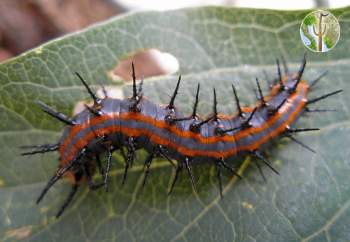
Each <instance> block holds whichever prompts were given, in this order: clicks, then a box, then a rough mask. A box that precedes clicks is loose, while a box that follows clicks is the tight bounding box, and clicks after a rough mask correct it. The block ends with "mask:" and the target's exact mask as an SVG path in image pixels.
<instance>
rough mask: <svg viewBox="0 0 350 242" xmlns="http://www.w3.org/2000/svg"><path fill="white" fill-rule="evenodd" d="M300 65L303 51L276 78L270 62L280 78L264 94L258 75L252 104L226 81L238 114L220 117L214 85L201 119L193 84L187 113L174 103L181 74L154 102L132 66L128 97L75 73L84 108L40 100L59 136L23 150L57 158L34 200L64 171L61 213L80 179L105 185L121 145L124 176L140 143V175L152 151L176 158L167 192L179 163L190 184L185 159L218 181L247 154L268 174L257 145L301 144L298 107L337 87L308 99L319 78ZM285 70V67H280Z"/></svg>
mask: <svg viewBox="0 0 350 242" xmlns="http://www.w3.org/2000/svg"><path fill="white" fill-rule="evenodd" d="M305 65H306V60H305V56H304V58H303V61H302V64H301V66H300V69H299V71H298V73H294V74H293V73H288V71H286V74H285V76H283V77H282V76H281V74H280V73H281V72H280V68H279V63H278V62H277V67H278V73H279V76H278V78H277V80H276V81H274V83H273V84H272V85H271V93H270V96H268V97H264V96H263V95H262V92H261V89H260V84H259V82H258V80H257V85H258V91H259V102H258V103H257V105H256V107H254V108H250V109H249V108H242V107H241V106H240V104H239V100H238V97H237V94H236V90H235V89H234V87H233V92H234V95H235V99H236V104H237V109H238V114H237V115H235V116H231V117H229V116H224V115H222V114H218V112H217V107H216V106H217V102H216V92H215V89H214V105H213V113H212V114H211V115H209V117H207V118H206V119H202V118H200V117H199V116H197V114H196V110H197V104H198V98H199V85H198V88H197V94H196V101H195V104H194V108H193V112H192V115H189V116H186V115H184V114H182V113H181V112H180V111H179V110H177V108H175V106H174V101H175V98H176V95H177V91H178V88H179V85H180V78H179V81H178V83H177V86H176V89H175V91H174V94H173V95H172V98H171V100H170V103H169V104H168V105H166V106H159V105H156V104H154V103H152V102H151V101H149V100H148V99H147V98H145V97H143V93H142V89H141V87H142V83H141V84H140V87H139V90H137V88H136V80H135V79H136V78H135V72H134V67H133V66H132V67H133V96H132V97H130V98H128V99H125V100H119V99H112V98H109V97H107V96H105V97H104V98H103V99H99V98H97V97H96V96H95V95H94V93H93V92H92V91H91V90H90V88H89V87H88V85H87V84H86V83H85V81H84V80H83V79H82V78H81V76H80V75H79V74H77V75H78V77H79V78H80V79H81V81H82V83H83V84H84V85H85V87H86V88H87V90H88V92H89V94H90V95H91V97H92V98H93V100H94V105H93V106H92V107H87V108H86V109H85V110H84V111H82V112H81V113H79V114H77V115H76V116H75V117H73V118H72V119H70V118H68V117H66V116H65V115H63V114H61V113H58V112H56V111H55V110H52V109H50V108H49V107H48V106H46V105H45V104H42V103H39V104H40V105H41V106H42V108H43V109H44V111H45V112H47V113H48V114H50V115H51V116H53V117H55V118H57V119H59V120H60V121H62V122H65V123H66V124H67V127H66V128H65V129H64V132H63V136H62V137H61V139H60V141H59V142H58V144H54V145H42V146H35V148H36V149H35V150H34V151H31V152H26V153H23V154H24V155H27V154H35V153H44V152H47V151H52V150H59V152H60V164H59V168H58V170H57V171H56V174H55V175H54V176H53V177H52V179H51V180H50V181H49V183H48V184H47V186H46V187H45V188H44V190H43V192H42V193H41V195H40V196H39V198H38V201H37V202H40V201H41V199H42V198H43V196H44V195H45V194H46V192H47V191H48V190H49V188H50V187H51V186H52V185H53V184H54V183H55V182H56V181H57V180H59V179H60V178H61V177H62V176H63V175H65V176H68V177H70V178H71V182H72V192H71V193H70V195H69V196H68V198H67V200H66V202H65V203H64V205H63V206H62V208H61V209H60V211H59V213H58V214H57V216H60V215H61V214H62V212H63V211H64V209H65V208H66V207H67V205H68V204H69V203H70V201H71V200H72V198H73V196H74V194H75V193H76V191H77V188H78V186H79V184H80V181H81V180H82V179H86V181H87V183H88V185H89V187H90V189H92V190H94V189H97V188H100V187H102V186H104V187H105V188H106V189H107V185H108V172H109V169H110V166H111V157H112V152H115V151H117V150H120V151H121V152H122V154H123V153H124V152H123V151H124V149H122V148H123V147H126V149H127V153H126V154H123V155H124V158H125V172H124V176H123V183H124V182H125V179H126V176H127V172H128V168H129V167H130V166H131V165H132V163H133V161H134V158H135V152H136V150H138V149H146V150H147V152H148V154H149V155H148V156H147V158H146V160H145V167H146V169H145V177H144V184H145V182H146V178H147V176H148V174H149V168H150V166H151V163H152V160H153V158H155V157H159V156H160V157H164V158H165V159H167V160H168V161H169V162H171V163H172V164H174V163H173V161H172V160H176V161H177V165H176V174H175V177H174V179H173V182H172V186H171V188H170V191H169V193H170V192H171V191H172V189H173V187H174V185H175V183H176V180H177V177H178V174H179V173H180V172H181V171H182V169H183V168H186V170H187V171H188V174H189V176H190V178H191V182H192V185H193V187H195V185H194V184H195V182H194V178H193V174H192V165H194V164H200V163H203V162H210V163H213V164H215V166H216V168H217V176H218V179H219V187H220V192H222V187H221V169H222V168H225V169H228V170H230V171H231V172H232V173H233V174H234V175H237V176H240V175H239V174H237V173H236V172H235V170H233V168H231V167H230V166H229V165H228V163H227V162H228V161H230V160H233V158H235V157H236V156H238V155H245V154H250V155H253V156H254V157H256V158H257V160H256V162H255V164H256V165H257V167H258V168H259V170H260V171H261V169H260V165H259V163H258V161H261V162H263V163H264V164H266V165H267V166H268V167H270V168H271V169H272V170H273V171H274V172H276V173H278V172H277V171H276V170H275V169H274V168H273V167H272V166H271V165H270V163H269V162H268V161H267V160H266V159H265V158H264V156H263V155H262V154H261V152H260V151H261V150H263V148H264V146H265V145H267V144H268V143H269V141H271V139H274V138H277V137H281V135H283V136H287V137H289V138H291V139H292V140H294V141H295V142H297V143H299V144H301V145H302V146H304V147H305V148H307V149H309V150H311V151H313V150H312V149H310V148H309V147H308V146H306V145H304V144H303V143H301V142H300V141H298V140H296V139H295V138H294V137H293V136H292V134H293V133H296V132H302V131H312V130H318V129H314V128H311V129H292V128H291V127H292V125H293V124H294V123H295V122H296V121H297V119H298V117H299V116H300V115H301V114H302V113H303V112H304V111H309V112H310V111H311V110H310V109H309V108H308V107H307V106H308V105H309V104H312V103H314V102H317V101H319V100H321V99H324V98H326V97H328V96H331V95H334V94H336V93H339V92H340V91H341V90H338V91H335V92H332V93H329V94H326V95H324V96H321V97H318V98H316V99H313V100H307V95H308V91H309V89H310V87H312V86H313V85H315V84H316V83H317V82H318V81H319V79H320V77H319V78H316V79H315V80H314V81H313V82H312V83H311V84H310V85H308V84H307V83H306V82H305V81H304V80H302V79H301V77H302V74H303V71H304V68H305ZM285 69H286V70H287V68H285ZM321 76H322V75H321ZM101 154H107V162H106V164H105V165H104V166H103V165H102V164H101V161H100V158H99V157H100V155H101ZM97 169H98V170H99V172H100V173H101V175H102V177H103V181H102V182H100V183H95V182H94V181H93V179H92V176H93V174H94V172H96V170H97Z"/></svg>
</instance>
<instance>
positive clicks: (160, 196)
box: [0, 7, 350, 242]
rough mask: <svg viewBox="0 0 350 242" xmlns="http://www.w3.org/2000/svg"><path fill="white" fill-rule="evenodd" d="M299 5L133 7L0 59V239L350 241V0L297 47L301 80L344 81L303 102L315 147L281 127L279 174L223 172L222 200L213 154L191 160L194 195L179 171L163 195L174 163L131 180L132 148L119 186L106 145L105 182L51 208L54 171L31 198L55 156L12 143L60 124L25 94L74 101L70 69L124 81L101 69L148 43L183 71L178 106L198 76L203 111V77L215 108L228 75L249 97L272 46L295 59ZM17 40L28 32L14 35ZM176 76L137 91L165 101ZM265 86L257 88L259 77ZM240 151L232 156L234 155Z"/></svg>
mask: <svg viewBox="0 0 350 242" xmlns="http://www.w3.org/2000/svg"><path fill="white" fill-rule="evenodd" d="M308 12H309V11H293V12H285V11H272V10H254V9H231V8H221V7H204V8H194V9H184V10H177V11H169V12H144V13H134V14H129V15H126V16H122V17H117V18H115V19H111V20H110V21H108V22H105V23H102V24H99V25H96V26H93V27H91V28H88V29H86V30H85V31H82V32H78V33H76V34H73V35H69V36H66V37H63V38H61V39H57V40H54V41H51V42H50V43H48V44H45V45H43V46H40V47H38V48H37V49H34V50H31V51H29V52H27V53H25V54H23V55H21V56H19V57H17V58H14V59H12V60H9V61H7V62H5V63H3V64H2V65H0V104H1V105H0V117H1V119H0V120H1V122H0V136H1V139H0V142H1V146H0V166H1V169H0V204H1V210H0V238H1V239H0V240H1V241H18V240H24V241H45V242H50V241H61V240H62V239H64V240H65V241H349V240H350V234H349V232H348V231H349V229H350V228H349V224H350V209H349V207H350V200H349V199H350V180H349V174H350V167H349V166H350V163H349V160H350V159H349V149H348V144H349V139H350V136H349V132H350V130H349V128H350V124H349V122H348V120H349V108H348V107H349V106H348V103H349V98H350V96H349V95H348V93H349V87H350V83H349V79H348V78H349V76H350V69H349V54H350V53H349V52H350V50H349V46H350V8H345V9H337V10H332V13H333V14H334V15H335V16H336V17H337V18H338V19H339V22H340V25H341V37H340V41H339V43H338V45H337V46H336V47H335V48H334V49H333V50H332V51H330V52H327V53H323V54H315V53H310V52H309V53H308V59H309V62H308V65H307V69H306V72H305V76H304V77H305V79H306V80H311V79H312V78H314V77H316V76H317V74H319V73H320V72H321V71H323V70H324V69H328V70H329V71H330V74H329V75H328V76H327V77H326V78H324V79H323V80H322V82H321V83H320V85H319V87H318V88H317V90H316V91H315V92H313V93H312V94H310V96H318V95H320V94H323V93H326V92H329V91H331V90H334V89H339V88H341V89H344V94H342V95H339V96H337V97H336V98H330V99H328V100H327V101H324V102H322V103H320V104H319V105H318V106H319V107H324V108H330V107H336V108H337V109H338V110H340V111H339V112H336V113H321V114H312V115H305V116H303V117H302V118H301V120H300V121H299V122H298V125H299V126H300V127H321V128H322V131H321V132H318V133H311V132H309V133H307V134H305V135H300V136H299V137H300V139H301V140H302V141H303V142H305V143H307V144H309V145H310V146H312V147H313V148H314V149H316V150H317V154H312V153H310V152H308V151H306V150H304V149H302V148H301V147H299V146H298V145H296V144H294V143H292V142H289V141H286V140H281V141H280V142H278V144H273V145H272V146H271V147H270V148H268V153H269V158H270V160H271V161H272V162H273V164H274V166H275V167H276V168H277V169H278V170H279V172H280V174H281V175H280V176H277V175H275V174H273V173H272V172H271V171H270V170H268V169H266V168H265V169H264V171H265V173H266V175H267V176H268V180H267V182H266V183H264V182H263V181H262V179H261V177H260V175H259V173H258V172H257V170H256V169H255V168H254V167H253V166H251V167H249V168H248V170H247V171H246V172H245V173H244V179H242V180H240V181H237V180H236V179H234V178H232V177H231V176H230V175H229V174H225V183H224V184H225V195H224V198H223V199H220V197H219V193H218V189H217V186H216V185H217V184H216V183H217V181H216V179H215V169H214V167H211V166H207V165H203V166H201V167H196V168H195V175H196V177H197V180H198V181H197V182H198V189H199V193H198V194H193V192H192V189H191V187H190V183H189V180H188V178H187V176H183V177H181V180H180V183H179V184H178V186H177V187H176V189H175V191H174V193H173V195H172V196H170V197H168V196H166V190H167V188H168V185H169V178H170V177H171V175H172V171H171V167H170V166H169V165H168V164H167V163H166V162H165V161H161V160H160V161H158V162H156V163H154V164H153V165H152V171H151V176H150V179H149V180H148V185H147V186H146V187H145V188H144V189H141V186H140V185H141V182H142V178H143V177H142V163H141V161H142V157H143V156H144V154H142V152H141V153H140V154H139V159H138V162H137V164H136V165H135V166H134V168H133V169H132V171H131V172H130V173H129V176H128V181H127V184H126V185H125V186H123V187H122V186H121V185H120V182H121V174H122V172H123V168H122V165H121V163H120V162H117V161H116V159H117V157H115V162H114V164H113V165H114V169H113V172H112V181H111V184H110V187H111V190H110V192H109V193H107V194H106V193H105V192H103V191H98V192H89V191H88V189H87V187H85V188H84V189H81V190H80V192H79V194H78V196H77V197H76V200H75V202H74V203H73V205H72V206H71V207H70V208H69V209H68V210H67V211H66V213H65V214H64V215H63V216H62V217H61V218H60V219H59V220H55V219H54V215H55V213H56V211H57V209H58V208H59V206H60V204H61V203H62V201H63V200H64V198H65V196H66V194H67V193H68V191H69V184H68V183H67V182H61V183H59V184H57V185H56V186H55V187H54V188H53V189H52V190H50V192H49V193H48V195H47V197H45V199H44V201H43V202H42V203H41V204H40V205H38V206H37V205H35V199H36V198H37V196H38V194H39V193H40V191H41V189H42V188H43V186H44V185H45V183H46V182H47V180H48V179H49V177H50V176H51V175H52V174H53V172H54V171H55V168H56V167H57V158H58V154H57V153H55V154H45V155H42V156H41V155H37V156H32V157H21V156H19V155H18V154H19V152H20V151H19V149H18V146H20V145H26V144H33V143H34V144H40V143H45V142H53V141H55V140H57V139H58V138H59V137H60V131H61V130H62V126H61V125H60V124H58V123H57V122H56V121H54V120H53V119H52V118H50V117H48V116H47V115H45V114H44V113H42V112H41V111H40V110H39V109H38V107H37V106H36V105H35V104H34V103H33V101H34V100H42V101H44V102H46V103H48V104H49V105H52V106H54V107H55V108H57V109H58V110H62V111H63V112H65V113H67V114H68V113H71V112H72V109H73V106H74V105H75V103H76V102H77V101H79V100H82V99H85V98H87V94H86V93H85V91H84V88H83V87H82V85H81V84H80V83H79V80H78V79H77V78H76V77H75V76H74V75H73V73H74V72H75V71H77V72H80V73H82V74H83V75H84V76H85V77H86V79H87V80H88V82H89V83H92V84H96V87H98V83H99V82H103V83H104V84H108V85H118V86H120V87H121V88H123V90H124V92H125V93H126V94H128V93H130V90H129V89H130V87H129V86H126V87H123V85H124V84H123V82H120V81H118V82H115V81H112V80H111V79H110V78H109V77H108V71H110V70H111V69H113V68H114V67H115V66H116V65H117V63H118V62H119V61H120V60H121V59H123V58H126V57H128V56H130V55H132V54H133V53H135V52H137V51H139V50H143V49H148V48H157V49H159V50H161V51H165V52H169V53H171V54H173V55H174V56H175V57H176V58H177V59H178V60H179V63H180V72H181V74H182V75H183V80H184V81H183V83H182V87H181V90H180V91H181V95H180V98H179V99H177V105H178V106H179V107H180V108H181V109H183V110H184V111H185V112H189V111H190V107H189V105H188V104H189V103H192V102H193V95H194V92H195V86H196V84H197V82H200V83H201V84H202V86H203V90H202V94H201V97H202V98H201V102H200V112H201V113H202V114H206V113H208V112H209V111H210V110H211V98H210V97H209V96H211V89H212V87H213V86H215V87H216V88H217V89H218V93H219V103H220V105H219V109H220V110H221V111H223V112H226V113H229V112H230V113H231V112H233V110H234V108H233V107H234V105H233V101H232V100H233V98H232V94H231V93H230V91H229V88H228V87H229V85H230V83H232V82H233V83H235V84H236V85H237V87H238V89H239V95H240V96H241V97H242V99H243V101H244V102H245V103H246V104H252V103H253V100H254V92H253V88H254V82H253V81H254V78H255V76H258V77H261V78H262V79H264V75H263V70H266V71H267V73H268V75H269V76H270V78H272V77H274V75H275V72H276V70H275V66H274V63H275V58H277V57H280V56H281V55H284V56H285V57H286V59H287V60H288V62H289V63H290V68H291V69H293V70H296V69H297V66H298V65H299V60H300V59H301V56H302V54H303V52H304V51H305V48H304V46H303V44H302V42H301V40H300V36H299V26H300V23H301V21H302V19H303V18H304V16H305V15H306V14H307V13H308ZM23 41H25V40H23ZM175 80H176V77H175V76H162V77H154V78H150V79H147V80H146V83H145V94H146V95H147V96H148V97H149V98H150V99H151V100H153V101H154V102H156V103H162V102H167V101H168V94H170V93H171V91H172V89H173V87H174V86H175ZM265 91H266V90H265ZM243 160H244V157H241V158H237V159H236V160H235V164H240V163H241V162H242V161H243Z"/></svg>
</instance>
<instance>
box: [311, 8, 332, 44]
mask: <svg viewBox="0 0 350 242" xmlns="http://www.w3.org/2000/svg"><path fill="white" fill-rule="evenodd" d="M328 15H329V14H328V13H320V14H319V16H318V31H316V28H315V25H312V30H313V31H314V34H315V35H317V51H322V43H323V41H322V38H323V36H324V35H325V33H326V30H327V25H324V26H323V25H322V19H323V17H327V16H328ZM322 28H323V29H322Z"/></svg>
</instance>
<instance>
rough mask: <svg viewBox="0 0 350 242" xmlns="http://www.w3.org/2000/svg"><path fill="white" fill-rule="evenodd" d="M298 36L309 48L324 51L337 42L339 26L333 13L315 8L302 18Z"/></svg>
mask: <svg viewBox="0 0 350 242" xmlns="http://www.w3.org/2000/svg"><path fill="white" fill-rule="evenodd" d="M300 36H301V39H302V41H303V43H304V45H305V46H306V47H307V48H309V49H310V50H312V51H315V52H326V51H329V50H331V49H332V48H333V47H334V46H335V45H336V44H337V42H338V40H339V36H340V26H339V23H338V20H337V19H336V18H335V17H334V16H333V14H331V13H330V12H328V11H323V10H317V11H315V12H312V13H310V14H308V15H307V16H306V17H305V18H304V20H303V22H302V24H301V26H300Z"/></svg>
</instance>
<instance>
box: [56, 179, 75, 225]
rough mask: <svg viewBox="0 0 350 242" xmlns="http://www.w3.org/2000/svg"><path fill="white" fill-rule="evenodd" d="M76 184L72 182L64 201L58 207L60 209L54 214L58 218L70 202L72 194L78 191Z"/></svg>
mask: <svg viewBox="0 0 350 242" xmlns="http://www.w3.org/2000/svg"><path fill="white" fill-rule="evenodd" d="M78 187H79V185H78V184H73V185H72V189H71V191H70V193H69V195H68V197H67V198H66V200H65V201H64V203H63V205H62V207H61V208H60V210H58V213H57V214H56V218H59V217H60V216H61V215H62V213H63V212H64V210H65V209H66V208H67V207H68V205H69V204H70V203H71V202H72V200H73V198H74V195H75V194H76V193H77V191H78Z"/></svg>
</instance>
